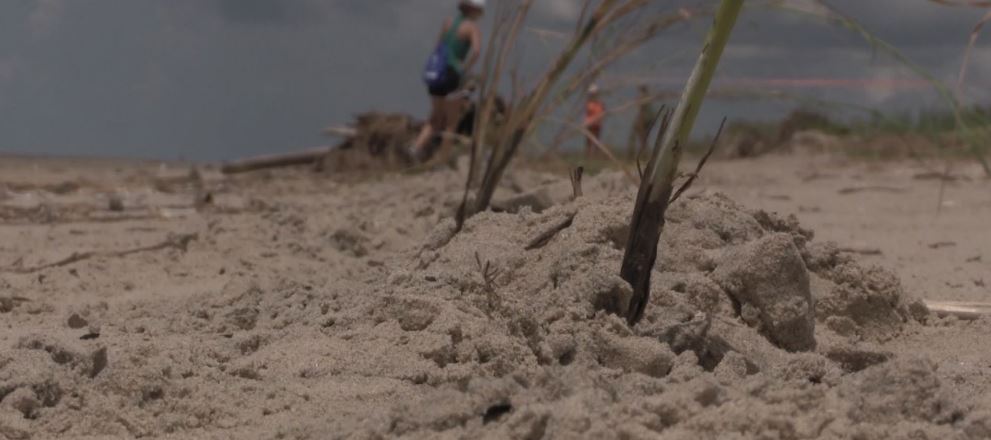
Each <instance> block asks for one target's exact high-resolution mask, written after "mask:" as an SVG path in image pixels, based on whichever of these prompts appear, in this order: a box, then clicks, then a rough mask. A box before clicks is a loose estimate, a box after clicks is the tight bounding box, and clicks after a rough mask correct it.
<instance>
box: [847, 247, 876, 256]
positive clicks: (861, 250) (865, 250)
mask: <svg viewBox="0 0 991 440" xmlns="http://www.w3.org/2000/svg"><path fill="white" fill-rule="evenodd" d="M840 252H843V253H847V254H858V255H881V254H883V252H881V249H878V248H870V247H842V248H840Z"/></svg>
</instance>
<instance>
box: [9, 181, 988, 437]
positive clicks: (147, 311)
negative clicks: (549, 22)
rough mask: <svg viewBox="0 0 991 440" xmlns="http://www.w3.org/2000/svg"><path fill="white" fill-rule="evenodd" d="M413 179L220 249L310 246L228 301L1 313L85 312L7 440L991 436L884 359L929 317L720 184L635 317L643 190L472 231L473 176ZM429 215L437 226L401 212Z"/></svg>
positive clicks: (24, 317)
mask: <svg viewBox="0 0 991 440" xmlns="http://www.w3.org/2000/svg"><path fill="white" fill-rule="evenodd" d="M409 179H410V182H409V183H408V184H407V185H404V186H403V187H398V186H395V185H389V188H391V190H392V191H393V192H392V193H390V194H388V195H386V196H383V197H384V198H385V200H378V201H377V203H374V204H372V203H368V204H364V205H361V204H353V205H348V206H346V207H345V206H344V205H341V206H340V207H339V208H341V209H346V210H349V211H348V214H346V215H345V218H353V219H354V221H349V222H346V223H340V222H337V223H331V224H321V223H320V222H319V221H316V220H313V219H310V218H308V217H307V216H306V215H305V213H295V212H293V210H292V209H291V208H287V207H280V206H269V207H268V208H266V210H265V212H264V213H262V214H261V215H259V216H257V218H253V219H252V220H250V221H248V220H243V221H244V222H247V225H248V226H245V225H241V226H240V229H239V231H240V234H241V235H237V236H236V237H231V238H229V239H223V238H222V237H221V238H217V239H215V240H216V241H215V242H207V243H194V245H193V250H192V251H191V252H197V247H208V246H215V247H223V246H237V245H239V243H241V242H243V241H244V240H246V237H250V236H251V234H248V231H253V234H255V235H257V236H258V237H264V238H263V239H262V240H269V238H268V237H269V236H271V241H261V242H262V243H265V242H268V243H271V248H273V249H279V250H286V251H287V252H289V253H291V254H292V255H294V256H296V257H298V260H292V261H287V262H284V264H273V265H264V264H261V265H259V264H252V265H242V267H241V269H239V270H238V271H237V273H236V274H226V275H224V274H222V275H224V277H226V278H229V281H227V282H226V285H225V286H224V287H223V288H222V289H216V290H212V291H209V292H205V293H202V294H192V295H189V296H188V297H184V298H182V297H180V298H162V299H152V300H142V301H135V302H132V303H122V304H115V305H113V306H109V307H108V306H107V305H106V304H103V305H101V304H99V303H96V304H88V305H85V306H79V307H76V309H75V310H72V311H71V313H69V312H70V311H63V310H58V311H54V310H52V309H53V308H52V307H51V306H49V309H47V310H37V309H38V308H39V305H38V304H28V303H17V304H16V305H13V302H12V303H11V304H12V305H11V306H10V307H9V308H5V309H0V310H4V311H3V313H5V314H8V316H10V317H12V318H11V322H22V323H24V322H36V321H37V320H40V319H56V317H57V316H65V317H67V318H66V319H65V320H64V324H63V323H62V322H60V323H59V324H58V325H57V326H55V327H54V328H52V327H49V329H51V331H48V332H45V333H43V334H42V333H32V332H25V334H23V335H22V336H20V337H19V339H18V342H17V343H16V345H15V346H13V347H10V348H7V347H4V349H3V350H2V351H0V438H4V437H6V438H10V439H26V438H32V436H37V437H48V436H53V435H73V436H85V435H100V436H104V435H110V436H123V437H132V436H134V437H137V436H165V435H169V434H173V435H179V436H191V437H210V436H224V437H227V436H238V437H244V436H248V437H252V438H256V437H258V438H261V437H265V438H267V437H277V438H328V437H354V438H386V437H397V436H403V437H412V438H436V437H447V438H464V437H486V438H527V439H538V438H572V437H582V438H653V437H656V436H658V435H664V436H665V438H684V439H697V438H768V439H772V438H780V439H799V438H809V439H811V438H865V439H866V438H871V439H873V438H910V437H911V438H987V437H988V436H989V435H991V415H989V414H991V413H989V412H988V411H987V409H986V408H985V409H984V410H983V411H982V410H981V409H980V408H973V407H969V406H964V405H961V404H959V402H957V401H955V400H954V399H952V398H951V397H952V396H949V395H948V391H947V389H946V388H944V386H943V385H942V384H941V383H940V381H939V380H938V379H937V377H936V374H935V366H934V364H933V363H932V362H931V361H929V360H927V359H925V358H923V357H895V356H893V355H892V354H891V353H888V352H885V351H884V350H883V349H881V348H880V345H879V344H880V343H881V342H883V341H886V340H889V339H892V338H897V337H899V335H900V334H902V332H904V331H906V329H908V328H911V327H912V326H916V325H919V323H920V322H923V321H925V320H926V319H928V316H927V313H926V311H925V308H924V307H923V306H922V305H921V304H919V303H918V302H916V301H915V300H913V299H911V298H908V297H907V296H906V295H905V293H904V291H903V289H902V287H901V286H900V284H899V281H898V279H897V278H896V277H895V276H893V275H892V274H891V273H889V272H887V271H885V270H883V269H880V268H867V267H862V266H861V265H859V264H858V263H857V262H856V261H854V260H852V259H850V258H848V257H846V256H844V255H841V254H840V253H839V252H838V251H837V249H836V248H835V246H832V245H830V244H825V243H816V242H815V241H814V240H813V234H812V232H811V231H807V230H804V229H802V228H801V226H800V225H798V223H797V221H796V220H795V219H794V218H780V217H778V216H776V215H774V214H772V213H767V212H751V211H748V210H747V209H745V208H743V207H741V206H739V205H737V204H735V203H734V202H733V201H731V200H729V199H728V198H726V197H724V196H721V195H719V194H704V195H698V196H693V197H689V198H687V199H685V200H683V201H681V202H679V203H677V204H676V205H674V206H673V207H672V209H671V210H670V212H669V216H668V217H669V222H668V225H667V227H666V229H665V231H664V235H663V237H662V244H661V248H660V254H659V256H660V258H659V261H658V265H657V268H656V272H655V273H654V275H653V286H652V296H651V300H650V304H649V305H648V307H647V311H646V314H645V317H644V319H643V321H642V322H641V323H640V324H639V325H637V326H636V327H633V328H630V327H629V326H627V325H626V323H625V321H624V320H623V319H621V318H619V317H618V316H616V315H615V311H617V310H623V309H625V306H626V305H627V304H628V302H629V298H630V295H631V291H630V289H629V287H628V285H627V284H626V283H625V282H624V281H623V280H622V279H620V278H619V277H618V273H619V265H620V261H621V259H622V245H623V243H624V241H625V239H626V234H627V221H628V218H629V214H630V210H631V207H632V204H633V200H632V196H633V194H632V191H631V190H630V188H629V187H628V186H627V184H626V183H625V182H623V181H622V180H621V178H620V177H619V176H617V175H605V176H600V177H598V178H594V179H590V180H589V181H587V182H586V188H585V194H586V196H585V197H583V198H581V199H579V200H577V201H573V202H572V201H566V200H567V198H566V197H565V196H564V193H565V191H566V188H567V182H552V183H550V184H549V185H547V186H545V187H543V188H541V189H540V191H543V194H544V195H545V196H546V197H543V198H540V200H543V201H546V200H552V201H553V202H554V204H553V205H552V206H544V205H542V206H541V207H540V209H539V210H540V212H539V213H537V212H535V210H534V209H532V207H531V206H529V205H527V204H525V203H522V204H516V205H514V206H515V209H513V210H512V211H511V212H503V213H494V212H487V213H482V214H479V215H478V216H476V217H474V218H472V219H470V220H469V221H468V222H467V224H466V225H465V228H464V230H463V231H462V232H461V233H459V234H457V235H454V234H452V230H453V225H452V223H451V222H450V221H449V220H446V218H447V212H448V211H449V210H450V209H451V208H452V204H453V201H455V200H457V197H458V194H457V188H458V187H459V186H460V185H459V184H460V178H459V176H458V175H456V174H455V173H449V172H445V173H438V174H437V175H432V176H424V177H417V178H409ZM438 181H440V182H441V183H440V184H439V186H438V184H437V182H438ZM427 182H433V183H432V184H429V185H428V184H427ZM370 185H372V186H370V187H366V188H365V189H364V190H366V191H368V192H369V193H371V194H379V193H377V192H375V191H374V189H375V187H374V185H380V184H370ZM431 185H433V186H431ZM381 186H383V187H384V186H385V185H384V184H381ZM379 189H381V188H379ZM359 192H360V191H359ZM523 199H525V197H523ZM411 200H414V201H416V202H417V203H419V204H420V205H423V206H421V207H420V208H418V210H417V211H416V212H417V214H416V215H414V216H410V217H399V216H395V215H394V212H395V211H394V210H393V209H394V206H396V204H409V203H410V201H411ZM426 207H429V208H430V209H429V210H426V209H425V208H426ZM321 209H326V207H321ZM310 212H316V211H310ZM376 213H378V214H376ZM389 215H393V216H392V218H383V216H389ZM390 220H391V221H392V223H389V221H390ZM437 221H439V223H438V224H437V225H436V226H435V227H433V229H432V230H431V231H430V232H429V233H427V234H423V235H420V237H422V238H421V239H418V240H417V241H418V243H417V244H415V245H413V246H401V245H399V244H396V243H402V242H403V240H405V239H406V238H403V236H405V235H409V234H413V235H416V233H417V232H416V231H418V230H423V229H421V228H422V227H423V226H424V225H426V224H430V223H432V222H437ZM383 224H389V225H390V226H388V228H393V229H389V231H392V232H390V233H389V234H386V233H385V232H383V231H385V229H386V228H387V227H386V226H383ZM561 225H565V226H564V227H563V229H561V230H560V231H559V232H557V233H556V234H553V235H551V236H550V239H549V240H535V238H536V237H540V236H542V235H543V236H547V234H545V233H546V232H547V231H549V230H556V229H559V227H560V226H561ZM228 226H229V227H232V228H233V227H234V225H232V224H229V225H228ZM210 228H211V231H214V233H215V234H221V232H220V231H221V230H222V229H223V228H224V226H223V225H217V224H214V225H212V226H210ZM396 231H398V233H397V232H396ZM246 234H247V235H246ZM390 234H391V235H390ZM172 258H176V259H178V258H181V256H179V255H174V256H172ZM293 261H298V262H296V263H293ZM321 268H323V269H322V271H321ZM0 287H2V284H0ZM8 287H10V286H8ZM11 289H12V288H11ZM8 290H10V289H8ZM0 296H4V292H3V291H0ZM40 308H41V309H44V307H40ZM59 313H61V314H62V315H59ZM58 319H61V318H58ZM80 337H82V339H80ZM729 432H731V433H735V434H734V435H733V436H728V435H726V433H729Z"/></svg>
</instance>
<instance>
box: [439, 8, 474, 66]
mask: <svg viewBox="0 0 991 440" xmlns="http://www.w3.org/2000/svg"><path fill="white" fill-rule="evenodd" d="M462 20H464V16H461V15H458V17H457V18H455V19H454V22H452V23H451V28H450V29H448V30H447V34H445V35H444V44H446V45H447V53H448V59H447V64H448V65H449V66H451V67H453V68H454V69H455V70H457V71H458V73H459V74H460V73H462V71H461V70H462V64H463V63H464V61H465V58H467V57H468V50H469V49H471V41H469V40H462V39H460V38H458V28H460V27H461V22H462Z"/></svg>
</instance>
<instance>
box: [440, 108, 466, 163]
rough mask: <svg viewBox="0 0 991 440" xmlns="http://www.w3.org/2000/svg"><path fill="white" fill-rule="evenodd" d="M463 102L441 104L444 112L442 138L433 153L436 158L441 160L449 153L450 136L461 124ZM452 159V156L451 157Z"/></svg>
mask: <svg viewBox="0 0 991 440" xmlns="http://www.w3.org/2000/svg"><path fill="white" fill-rule="evenodd" d="M463 106H464V102H462V100H461V99H448V100H445V101H444V103H443V112H444V118H443V119H444V126H443V130H444V136H443V137H442V138H441V140H440V146H439V147H438V148H437V151H436V153H435V156H436V157H440V158H443V157H445V155H447V154H448V153H449V152H450V151H451V142H453V141H452V135H453V134H454V132H455V130H457V128H458V123H459V122H461V113H462V108H463ZM451 156H452V157H453V155H451Z"/></svg>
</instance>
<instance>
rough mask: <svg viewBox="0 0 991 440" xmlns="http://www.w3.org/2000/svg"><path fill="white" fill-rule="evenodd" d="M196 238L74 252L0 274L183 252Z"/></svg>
mask: <svg viewBox="0 0 991 440" xmlns="http://www.w3.org/2000/svg"><path fill="white" fill-rule="evenodd" d="M197 237H198V236H197V235H196V234H181V235H170V236H169V237H168V239H166V240H165V241H163V242H161V243H158V244H154V245H151V246H143V247H138V248H133V249H125V250H122V251H104V252H100V251H86V252H74V253H73V254H72V255H69V256H68V257H66V258H63V259H61V260H58V261H55V262H52V263H45V264H41V265H38V266H32V267H12V268H6V269H0V273H2V272H7V273H16V274H29V273H35V272H40V271H43V270H45V269H51V268H53V267H62V266H68V265H70V264H73V263H78V262H80V261H83V260H87V259H90V258H93V257H106V258H118V257H126V256H128V255H132V254H137V253H140V252H150V251H157V250H162V249H169V248H172V249H179V250H181V251H183V252H185V251H186V249H187V248H188V247H189V242H191V241H193V240H196V238H197Z"/></svg>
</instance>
